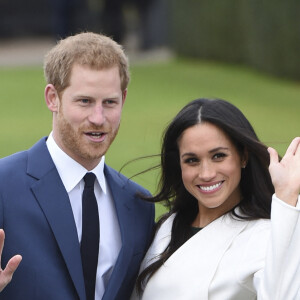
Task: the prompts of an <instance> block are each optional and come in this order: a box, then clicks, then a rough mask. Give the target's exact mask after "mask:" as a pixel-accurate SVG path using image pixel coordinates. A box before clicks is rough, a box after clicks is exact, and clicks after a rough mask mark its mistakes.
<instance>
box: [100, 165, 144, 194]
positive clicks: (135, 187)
mask: <svg viewBox="0 0 300 300" xmlns="http://www.w3.org/2000/svg"><path fill="white" fill-rule="evenodd" d="M104 173H105V176H106V178H107V179H112V180H114V181H115V182H116V183H118V184H119V185H121V186H122V187H124V188H126V189H129V190H132V191H133V192H135V193H136V192H138V193H142V194H143V195H146V196H149V195H150V192H149V191H148V190H147V189H145V188H144V187H142V186H141V185H139V184H138V183H136V182H134V181H133V180H131V179H129V178H128V177H126V176H125V175H123V174H122V173H120V172H118V171H117V170H115V169H113V168H111V167H110V166H108V165H105V168H104Z"/></svg>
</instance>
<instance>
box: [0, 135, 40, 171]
mask: <svg viewBox="0 0 300 300" xmlns="http://www.w3.org/2000/svg"><path fill="white" fill-rule="evenodd" d="M43 143H45V139H44V138H43V139H41V140H39V141H38V142H37V143H36V144H34V145H33V146H32V147H31V148H30V149H26V150H22V151H19V152H16V153H13V154H11V155H8V156H6V157H3V158H0V173H1V174H3V173H6V172H7V171H9V170H11V169H12V170H16V168H18V169H19V168H22V166H24V165H26V162H27V160H28V154H29V152H30V151H32V149H34V148H36V147H40V146H41V144H43Z"/></svg>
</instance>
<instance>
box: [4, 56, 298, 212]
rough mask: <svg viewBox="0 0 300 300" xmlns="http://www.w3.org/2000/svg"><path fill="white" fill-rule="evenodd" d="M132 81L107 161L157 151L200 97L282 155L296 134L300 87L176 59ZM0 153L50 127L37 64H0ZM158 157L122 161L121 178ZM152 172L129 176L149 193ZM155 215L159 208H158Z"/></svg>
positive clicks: (116, 163)
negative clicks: (243, 121) (233, 114)
mask: <svg viewBox="0 0 300 300" xmlns="http://www.w3.org/2000/svg"><path fill="white" fill-rule="evenodd" d="M131 75H132V81H131V83H130V86H129V92H128V97H127V100H126V103H125V107H124V112H123V118H122V119H123V121H122V124H121V128H120V132H119V135H118V137H117V138H116V140H115V142H114V144H113V145H112V147H111V149H110V151H109V153H108V154H107V157H106V160H107V162H108V163H109V164H110V165H111V166H112V167H114V168H116V169H120V168H121V167H122V166H123V164H124V163H126V162H128V161H129V160H131V159H134V158H137V157H141V156H145V155H152V154H157V153H159V147H160V140H161V133H162V131H163V129H164V128H165V126H166V125H167V124H168V122H169V121H170V120H171V118H172V117H173V116H174V115H175V114H176V113H177V111H178V110H179V109H180V108H181V107H182V106H183V105H185V104H186V103H187V102H189V101H190V100H193V99H195V98H199V97H212V98H223V99H226V100H228V101H231V102H232V103H233V104H235V105H236V106H238V107H239V108H240V109H241V110H242V111H243V112H244V114H245V115H246V116H247V117H248V119H249V120H250V122H251V123H252V124H253V126H254V128H255V129H256V131H257V133H258V135H259V137H260V139H261V140H262V141H263V142H265V143H266V144H268V145H270V146H273V147H275V148H276V149H278V151H279V152H280V153H281V154H283V152H284V150H285V149H286V147H287V145H288V144H289V142H290V141H291V139H292V138H293V137H294V136H297V135H300V121H299V114H300V85H299V83H297V82H290V81H286V80H281V79H277V78H272V77H270V76H265V75H262V74H260V73H257V72H255V71H253V70H250V69H247V68H244V67H239V66H232V65H226V64H217V63H210V62H203V61H198V60H183V59H177V60H174V61H172V62H166V63H159V64H158V63H157V64H144V65H142V64H140V65H133V66H132V68H131ZM0 85H1V88H0V99H1V100H0V101H1V110H0V126H1V129H2V130H1V131H0V141H1V147H0V157H3V156H6V155H9V154H11V153H13V152H16V151H19V150H23V149H26V148H28V147H30V146H31V145H32V144H33V143H34V142H35V141H36V140H38V139H39V138H40V137H41V136H44V135H47V134H48V133H49V131H50V130H51V115H50V113H49V112H48V110H47V108H46V105H45V103H44V100H43V99H44V96H43V93H44V85H45V83H44V79H43V73H42V68H6V69H3V68H2V69H0ZM158 161H159V160H158V159H157V158H156V159H155V158H154V159H143V160H140V161H138V162H136V163H131V164H129V165H128V166H126V167H125V168H124V169H123V170H122V172H123V173H124V174H125V175H127V176H133V175H134V174H136V173H138V172H139V171H142V170H144V169H146V168H148V167H151V166H153V165H154V164H155V163H157V162H158ZM157 178H158V173H157V172H154V171H153V172H149V173H147V174H145V175H141V176H136V177H134V180H135V181H137V182H139V183H140V184H142V185H143V186H145V187H146V188H148V189H149V190H150V191H151V192H153V193H154V192H155V186H156V183H157ZM159 213H160V208H159V212H158V214H159Z"/></svg>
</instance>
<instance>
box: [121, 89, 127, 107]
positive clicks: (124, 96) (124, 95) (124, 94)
mask: <svg viewBox="0 0 300 300" xmlns="http://www.w3.org/2000/svg"><path fill="white" fill-rule="evenodd" d="M126 97H127V89H125V90H124V92H123V93H122V105H124V103H125V100H126Z"/></svg>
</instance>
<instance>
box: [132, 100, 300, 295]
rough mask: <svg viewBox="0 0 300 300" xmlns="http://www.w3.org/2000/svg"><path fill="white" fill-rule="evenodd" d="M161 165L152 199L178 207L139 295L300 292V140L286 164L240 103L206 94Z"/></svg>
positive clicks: (145, 267) (166, 144)
mask: <svg viewBox="0 0 300 300" xmlns="http://www.w3.org/2000/svg"><path fill="white" fill-rule="evenodd" d="M268 152H269V153H268ZM268 167H269V170H268ZM161 172H162V174H161V179H160V190H159V192H158V194H157V195H156V196H154V197H153V198H151V199H149V200H150V201H152V202H161V201H166V202H167V205H168V207H169V209H170V211H169V213H167V214H166V215H165V216H163V217H162V218H161V220H160V221H159V222H158V227H157V231H156V234H155V237H154V240H153V242H152V245H151V246H150V248H149V250H148V252H147V254H146V256H145V258H144V261H143V263H142V266H141V271H140V272H141V273H140V275H139V278H138V281H137V294H135V295H133V297H132V298H133V299H139V298H141V299H143V300H153V299H155V300H170V299H172V300H174V299H182V300H190V299H201V300H205V299H210V300H225V299H226V300H233V299H236V300H237V299H239V300H248V299H269V300H271V299H272V300H283V299H284V300H292V299H300V292H299V293H298V290H299V288H300V269H299V266H300V224H298V222H300V217H299V215H300V208H297V201H299V200H300V199H299V191H300V138H295V139H294V140H293V141H292V143H291V144H290V146H289V147H288V149H287V152H286V154H285V156H284V157H283V159H282V160H281V161H279V159H278V154H277V152H276V151H275V150H274V149H272V148H269V149H268V148H267V147H266V146H265V145H264V144H262V143H261V142H260V141H259V139H258V138H257V136H256V134H255V132H254V130H253V128H252V126H251V125H250V123H249V122H248V120H247V119H246V118H245V116H244V115H243V114H242V113H241V111H240V110H239V109H237V108H236V107H235V106H233V105H232V104H230V103H229V102H226V101H224V100H209V99H198V100H195V101H193V102H191V103H189V104H188V105H186V106H185V107H184V108H183V109H182V110H181V111H180V112H179V113H178V115H177V116H176V117H175V118H174V120H173V121H172V122H171V123H170V125H169V126H168V128H167V129H166V131H165V134H164V139H163V145H162V153H161ZM299 202H300V201H299ZM299 206H300V205H299Z"/></svg>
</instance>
